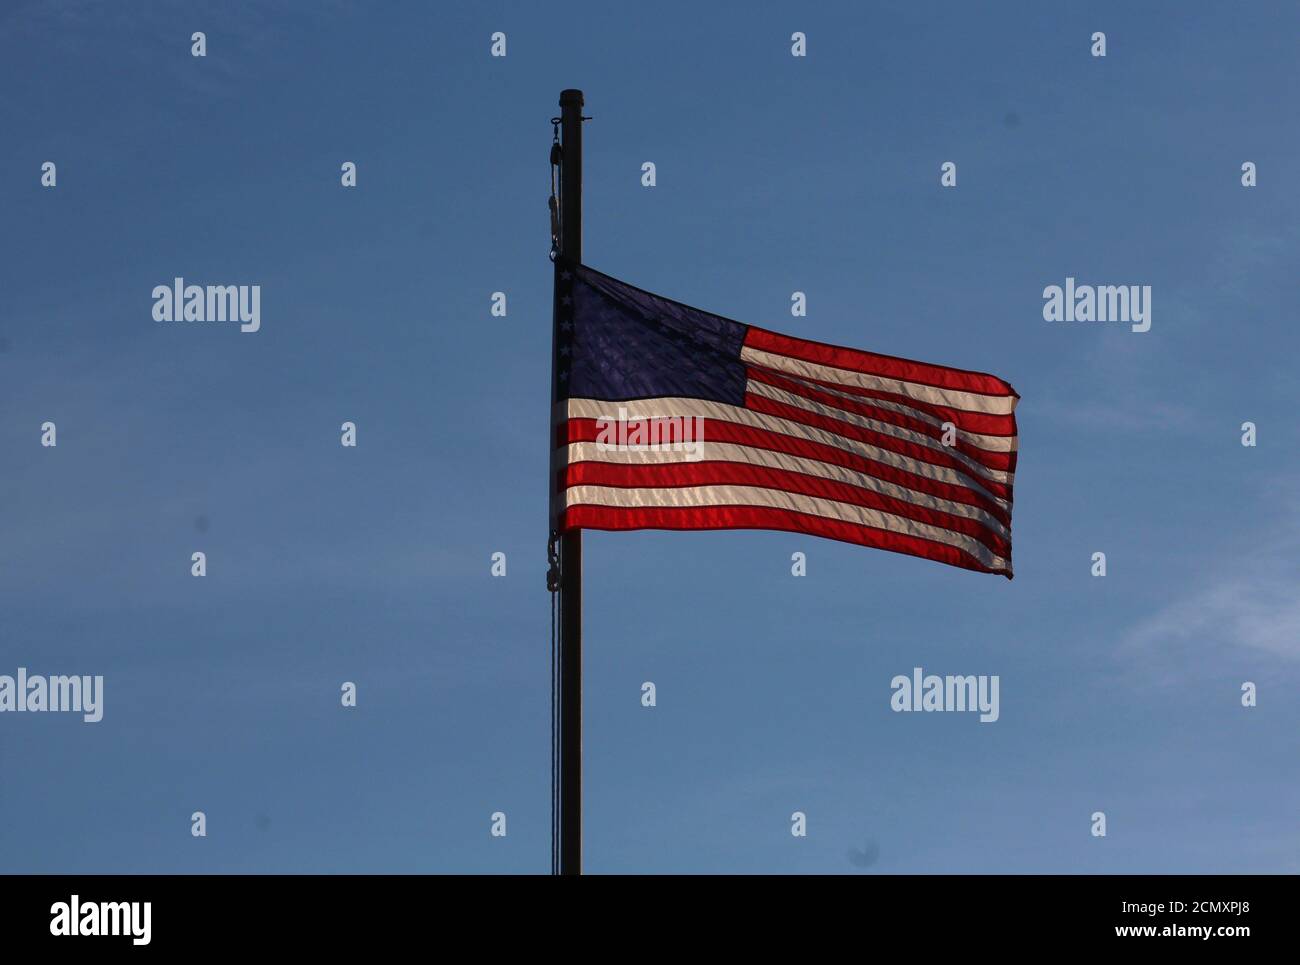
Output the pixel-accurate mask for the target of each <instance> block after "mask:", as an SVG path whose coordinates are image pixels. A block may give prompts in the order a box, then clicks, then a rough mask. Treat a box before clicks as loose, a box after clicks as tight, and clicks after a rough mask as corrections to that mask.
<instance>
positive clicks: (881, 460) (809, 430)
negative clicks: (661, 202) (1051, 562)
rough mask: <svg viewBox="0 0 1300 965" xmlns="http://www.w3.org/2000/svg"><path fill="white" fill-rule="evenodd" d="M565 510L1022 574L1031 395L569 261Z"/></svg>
mask: <svg viewBox="0 0 1300 965" xmlns="http://www.w3.org/2000/svg"><path fill="white" fill-rule="evenodd" d="M556 299H557V305H556V311H557V312H558V313H559V339H558V341H557V345H556V353H557V355H556V367H555V379H556V399H557V400H558V401H557V402H556V410H555V413H554V420H555V426H556V449H555V452H554V461H553V471H554V479H555V487H554V489H553V505H552V510H553V514H554V519H555V522H556V527H557V529H558V530H559V531H561V532H563V531H565V530H570V529H603V530H631V529H774V530H787V531H789V532H795V533H807V534H810V535H814V536H824V537H829V538H831V539H838V540H844V541H846V542H849V543H858V544H861V545H863V546H874V547H876V548H878V549H885V550H892V551H893V552H896V553H906V554H909V555H912V556H921V557H924V558H926V559H929V560H936V561H938V562H941V563H949V564H951V565H953V566H960V567H965V568H966V569H971V570H979V571H981V572H984V573H1001V574H1002V575H1004V576H1006V577H1007V578H1008V579H1010V578H1011V575H1012V572H1011V504H1012V483H1013V480H1014V478H1015V469H1016V417H1015V408H1016V402H1017V401H1018V400H1019V398H1020V397H1019V396H1018V395H1017V394H1016V391H1015V390H1014V389H1013V388H1012V387H1011V386H1010V385H1009V384H1007V383H1006V382H1004V381H1003V380H1002V379H999V378H996V377H995V376H992V375H985V374H984V373H981V372H970V371H967V370H965V369H954V368H948V367H946V366H941V365H928V364H925V363H922V362H912V361H909V360H907V359H901V358H895V357H893V356H890V355H877V354H875V353H874V352H863V351H859V350H857V349H848V348H840V347H837V346H834V345H825V344H823V343H821V342H811V341H807V340H805V339H800V338H792V337H790V336H788V335H780V334H778V333H776V332H771V331H768V330H766V329H762V328H757V327H755V326H753V325H745V324H742V323H740V322H736V321H732V320H731V319H728V318H723V317H721V316H719V315H714V314H711V313H709V312H705V311H701V310H700V309H698V308H691V307H689V306H687V305H683V304H681V303H680V302H675V301H672V300H671V299H668V298H664V297H663V296H660V295H654V294H651V293H650V292H646V291H642V290H641V289H639V288H635V287H633V286H632V285H629V284H627V283H626V282H622V281H619V280H617V279H615V278H611V277H610V276H609V275H605V274H602V273H601V272H598V271H595V270H594V269H592V268H588V267H586V266H585V265H574V264H566V263H564V262H559V263H557V265H556Z"/></svg>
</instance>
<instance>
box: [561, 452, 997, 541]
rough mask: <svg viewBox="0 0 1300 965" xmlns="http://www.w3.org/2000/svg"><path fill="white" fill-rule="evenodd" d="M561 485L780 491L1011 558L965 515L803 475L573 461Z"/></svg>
mask: <svg viewBox="0 0 1300 965" xmlns="http://www.w3.org/2000/svg"><path fill="white" fill-rule="evenodd" d="M562 478H563V486H564V487H565V488H567V487H569V486H581V485H589V486H617V487H620V488H623V489H639V488H646V489H655V488H680V487H684V486H720V485H734V486H759V487H762V488H764V489H775V490H778V491H780V492H788V493H797V494H799V495H802V496H813V497H817V498H820V499H831V500H835V501H837V502H841V503H849V504H851V505H854V506H866V507H868V508H871V509H878V510H881V511H882V512H886V513H892V514H893V515H895V516H902V517H904V518H905V519H912V520H916V521H918V522H922V523H928V524H929V525H931V526H939V527H942V528H943V529H949V530H952V531H953V532H956V533H961V534H962V535H964V536H969V537H971V538H972V539H977V540H979V541H980V542H981V543H983V544H984V545H985V546H987V547H988V548H989V549H991V550H992V551H993V552H994V553H996V554H997V555H998V556H1001V557H1003V558H1004V559H1006V558H1010V556H1011V545H1010V543H1008V542H1007V540H1006V539H1005V538H1004V537H1003V536H1001V535H1000V534H999V533H997V532H995V531H994V530H992V529H990V528H988V527H987V526H985V525H983V524H982V523H981V522H980V521H979V520H977V519H971V518H970V517H968V516H956V515H953V514H952V513H946V512H944V511H942V510H939V509H931V508H928V507H925V506H919V505H917V504H916V503H909V502H907V501H906V500H902V499H898V498H896V497H893V496H888V495H885V494H884V493H878V492H875V491H873V490H870V489H861V488H859V487H857V486H850V485H848V484H847V483H842V482H839V481H838V480H834V479H823V478H821V477H820V476H808V475H805V474H804V473H799V472H790V471H788V470H785V469H774V468H772V467H770V466H753V465H749V464H747V463H741V462H708V461H701V462H675V463H656V464H648V465H629V464H627V463H608V462H579V463H573V464H571V465H570V466H568V467H567V469H566V471H565V473H564V475H563V477H562Z"/></svg>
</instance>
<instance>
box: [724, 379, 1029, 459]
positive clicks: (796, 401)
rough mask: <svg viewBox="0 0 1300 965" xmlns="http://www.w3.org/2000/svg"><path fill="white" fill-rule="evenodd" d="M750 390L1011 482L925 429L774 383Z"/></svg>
mask: <svg viewBox="0 0 1300 965" xmlns="http://www.w3.org/2000/svg"><path fill="white" fill-rule="evenodd" d="M748 388H749V391H751V392H753V393H754V394H755V395H761V396H763V397H764V398H766V399H771V400H773V401H774V402H783V403H785V404H786V405H792V406H795V407H796V408H799V409H803V410H804V411H805V412H813V413H816V414H817V415H821V416H825V417H826V418H828V419H837V420H839V421H840V422H847V423H848V424H849V425H853V426H858V427H859V428H862V429H870V430H872V431H873V432H879V433H882V434H884V435H887V436H892V437H893V438H895V439H901V440H902V441H904V442H911V443H913V444H915V445H918V446H924V447H925V448H927V449H933V450H934V451H935V452H936V453H939V454H942V455H945V456H949V457H951V458H953V459H956V460H957V461H958V462H960V463H962V464H963V465H964V466H966V467H968V468H969V469H970V471H971V472H976V473H979V474H980V475H982V476H984V477H986V478H988V479H996V480H997V481H998V482H1007V481H1008V479H1007V472H1006V470H1003V469H993V468H991V467H989V466H985V465H984V464H983V463H981V462H980V461H979V460H978V459H975V458H973V457H971V456H968V455H966V453H964V452H962V451H961V450H959V449H955V448H953V447H952V446H945V445H944V444H943V443H942V442H940V441H938V440H937V439H935V438H933V437H932V436H927V435H926V434H925V433H924V432H917V431H915V430H913V429H906V428H904V427H902V426H896V425H894V424H893V423H892V422H881V421H880V420H879V419H872V418H871V417H870V416H865V415H859V414H858V413H856V412H847V411H845V410H844V409H839V408H836V407H835V406H833V405H826V404H825V403H823V402H817V401H815V400H813V399H806V398H804V397H803V396H802V395H796V394H795V393H793V392H787V391H785V390H784V389H778V388H777V387H776V386H774V385H768V384H766V383H765V382H753V381H751V382H749V383H748Z"/></svg>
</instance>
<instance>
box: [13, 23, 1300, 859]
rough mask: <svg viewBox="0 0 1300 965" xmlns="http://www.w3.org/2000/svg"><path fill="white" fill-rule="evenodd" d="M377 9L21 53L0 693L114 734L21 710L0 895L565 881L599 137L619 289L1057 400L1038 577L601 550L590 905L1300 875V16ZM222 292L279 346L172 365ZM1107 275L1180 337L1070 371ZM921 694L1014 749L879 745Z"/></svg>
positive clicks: (1047, 441) (783, 539)
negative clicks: (574, 598)
mask: <svg viewBox="0 0 1300 965" xmlns="http://www.w3.org/2000/svg"><path fill="white" fill-rule="evenodd" d="M381 9H382V12H378V10H367V9H366V8H365V7H363V6H362V5H360V4H352V3H328V4H326V3H320V4H308V3H305V2H303V3H288V4H235V3H220V4H218V3H177V4H161V3H155V4H138V5H137V4H133V5H125V4H122V5H116V4H88V3H79V2H71V3H66V4H59V5H54V4H40V3H30V2H20V3H12V4H8V5H6V6H5V9H4V11H3V13H0V82H2V86H3V89H5V90H7V91H10V92H17V93H16V94H15V96H11V97H8V98H5V99H4V101H3V103H0V127H2V128H3V130H4V132H5V136H4V138H3V139H2V140H0V210H3V214H4V217H3V221H2V222H0V245H3V250H2V251H0V255H2V257H0V265H2V266H3V267H2V268H0V285H2V286H3V292H4V302H3V304H4V310H3V312H0V452H2V453H3V454H4V456H3V462H2V463H0V467H2V471H0V484H2V485H3V499H2V500H0V534H2V535H0V674H4V673H8V674H13V673H14V672H15V670H16V668H17V667H19V666H24V667H27V668H28V670H29V671H30V672H32V673H47V674H57V673H77V674H82V673H84V674H102V675H104V677H105V681H106V682H105V689H106V694H105V701H104V705H105V706H104V719H103V721H101V722H100V723H97V724H86V723H83V722H82V721H81V719H80V717H79V716H78V715H72V714H23V715H17V714H4V715H0V869H3V870H6V871H26V872H262V871H301V872H352V871H372V872H386V871H402V872H438V871H457V872H467V871H468V872H544V871H546V870H547V868H548V866H549V841H548V837H547V835H548V831H549V777H550V760H549V730H548V727H549V708H548V688H549V675H548V658H549V654H548V647H549V640H548V616H549V599H548V596H547V594H546V593H545V590H544V582H543V578H544V571H545V547H544V542H545V528H546V490H545V485H546V483H545V479H546V468H547V450H546V422H547V396H548V390H549V352H548V342H549V336H550V283H551V274H550V265H549V262H548V261H547V259H546V251H547V222H546V208H545V201H546V178H547V175H548V171H547V163H546V157H547V151H548V148H549V143H550V135H551V129H550V125H549V123H548V121H549V118H550V117H551V116H553V115H554V114H555V113H557V105H556V99H557V96H558V93H559V91H560V90H561V89H562V88H565V87H580V88H582V89H584V90H585V91H586V95H587V113H588V114H590V115H592V116H593V118H594V120H593V121H591V122H590V123H589V124H588V125H587V129H586V139H587V143H586V147H587V153H586V192H585V202H586V212H585V214H586V220H585V225H584V232H585V254H586V261H587V262H588V263H589V264H591V265H592V266H594V267H596V268H599V269H600V270H602V271H605V272H608V273H610V274H613V275H616V276H618V277H621V278H624V279H626V280H627V281H629V282H631V283H633V284H635V285H638V286H640V287H643V288H646V289H649V290H651V291H656V292H660V293H662V294H664V295H666V296H669V297H671V298H675V299H678V300H680V301H684V302H687V303H689V304H692V305H697V306H699V307H701V308H704V309H708V310H711V311H714V312H718V313H720V314H724V315H727V316H729V317H732V318H737V319H741V320H744V321H747V322H752V323H754V324H759V325H763V326H765V327H768V328H773V329H777V330H779V331H784V332H788V333H790V334H793V335H799V336H803V337H807V338H813V339H817V340H821V341H827V342H832V343H837V344H844V345H851V346H855V347H860V348H866V349H871V350H874V351H878V352H884V353H888V354H893V355H901V356H905V357H911V358H917V359H921V360H924V361H927V362H934V363H939V364H948V365H954V366H959V367H963V368H970V369H977V370H984V371H989V372H994V373H996V374H997V375H999V376H1001V377H1003V378H1005V379H1007V380H1008V381H1010V382H1011V383H1012V384H1013V385H1015V387H1016V389H1017V390H1018V391H1019V392H1020V394H1021V396H1022V401H1021V404H1020V408H1019V411H1018V418H1019V425H1020V436H1021V454H1020V462H1019V467H1018V474H1017V481H1016V482H1017V491H1016V496H1017V500H1016V512H1015V526H1014V532H1015V556H1016V579H1015V580H1014V581H1012V582H1008V581H1006V580H1003V579H1001V578H998V577H991V576H984V575H981V574H976V573H972V572H967V571H963V570H958V569H954V568H948V567H943V566H940V565H938V564H934V563H930V562H926V561H924V560H919V559H912V558H907V557H903V556H898V555H895V554H889V553H883V552H876V551H871V550H865V549H861V548H857V547H853V546H849V545H843V544H838V543H834V542H830V541H824V540H816V539H811V538H799V537H797V536H794V535H791V534H784V533H763V532H734V533H651V532H646V533H626V534H606V533H593V534H588V536H587V537H586V562H587V573H586V676H585V687H586V693H585V698H586V699H585V721H586V735H585V736H586V746H585V762H586V798H585V801H586V867H587V869H588V870H589V871H593V872H616V873H621V872H641V871H647V872H678V871H683V872H729V871H731V872H811V873H821V872H827V873H864V872H865V873H892V872H939V871H956V872H983V871H991V872H1120V873H1127V872H1286V871H1290V872H1294V871H1297V870H1300V831H1297V825H1296V815H1297V810H1298V805H1300V786H1298V784H1297V757H1296V751H1297V745H1296V736H1295V735H1296V733H1297V732H1298V731H1297V726H1298V725H1300V706H1298V705H1297V700H1296V693H1297V690H1296V684H1297V678H1298V676H1300V674H1298V673H1297V671H1298V670H1300V603H1297V599H1296V595H1295V582H1296V573H1297V563H1300V482H1297V479H1298V477H1300V474H1298V473H1297V470H1298V469H1300V460H1298V459H1297V456H1296V452H1297V444H1298V443H1300V438H1298V433H1297V429H1296V422H1295V418H1294V411H1295V407H1296V399H1297V387H1296V381H1295V379H1294V376H1293V371H1294V359H1295V357H1296V354H1297V350H1300V337H1298V336H1297V334H1296V328H1295V325H1294V311H1295V298H1296V294H1297V286H1296V272H1295V263H1296V252H1297V240H1298V239H1297V232H1298V230H1300V229H1297V227H1296V225H1297V224H1300V217H1298V215H1300V212H1298V211H1297V201H1296V197H1295V192H1294V190H1293V188H1294V185H1295V184H1296V183H1297V179H1298V178H1300V134H1298V130H1297V124H1296V120H1295V112H1294V110H1293V105H1294V103H1295V102H1296V100H1297V95H1300V74H1297V72H1296V70H1295V56H1294V37H1295V36H1296V31H1297V28H1298V27H1300V12H1298V11H1297V8H1296V7H1295V6H1294V5H1290V4H1281V3H1253V4H1250V5H1247V6H1244V7H1242V6H1229V5H1216V6H1214V7H1211V6H1210V5H1208V4H1174V3H1166V4H1156V3H1151V4H1142V5H1139V6H1138V8H1136V9H1135V8H1134V6H1133V5H1127V4H1072V5H1068V6H1067V5H1064V4H1050V5H1049V4H1039V3H1023V4H996V5H988V6H981V7H976V6H974V5H967V4H913V3H897V4H892V3H891V4H877V3H872V4H860V3H827V4H823V5H818V6H817V8H816V9H815V10H810V9H808V8H807V7H806V6H805V5H802V4H794V3H788V4H776V3H772V4H763V5H751V4H739V3H736V4H716V5H705V4H698V3H689V4H687V3H660V4H654V5H652V6H650V7H638V8H635V9H634V8H632V7H630V6H624V5H615V4H599V3H590V4H551V5H541V4H531V3H518V4H512V3H483V4H474V5H458V6H455V7H454V8H453V7H452V6H451V5H441V4H438V5H434V4H423V3H393V4H384V5H383V6H382V8H381ZM196 30H202V31H205V32H206V34H207V44H208V55H207V57H206V58H202V59H197V58H194V57H191V55H190V39H189V38H190V35H191V33H192V32H194V31H196ZM498 30H500V31H504V32H505V33H506V34H507V38H508V40H507V43H508V47H507V50H508V54H507V56H506V57H505V58H492V57H490V56H489V46H490V40H489V38H490V35H491V34H492V33H493V32H494V31H498ZM1097 30H1101V31H1105V32H1106V34H1107V47H1108V50H1107V56H1106V57H1105V58H1104V59H1101V58H1093V57H1092V56H1090V54H1089V47H1090V40H1089V38H1090V36H1091V34H1092V33H1093V32H1094V31H1097ZM794 31H803V32H805V33H806V34H807V37H808V56H807V57H806V58H802V59H796V58H793V57H791V56H790V35H791V33H792V32H794ZM47 160H52V161H54V162H55V163H56V164H57V165H58V185H57V187H56V188H54V189H48V188H42V187H41V186H40V183H39V177H40V166H41V164H42V162H44V161H47ZM346 160H351V161H355V162H356V163H357V165H358V186H357V187H356V188H355V189H343V188H342V187H341V186H340V184H339V167H340V165H341V164H342V162H343V161H346ZM949 160H951V161H954V162H956V164H957V165H958V186H957V187H956V188H955V189H943V188H941V187H940V186H939V165H940V164H941V163H942V162H944V161H949ZM645 161H653V162H654V163H655V164H656V166H657V174H658V184H657V186H656V187H654V188H653V189H648V188H643V187H642V186H641V184H640V171H641V165H642V163H643V162H645ZM1244 161H1253V162H1255V163H1256V164H1257V166H1258V172H1259V184H1258V186H1257V187H1255V188H1249V189H1247V188H1243V187H1242V186H1241V184H1240V167H1241V164H1242V163H1243V162H1244ZM178 275H179V276H183V277H185V278H186V279H188V280H191V281H193V282H196V283H199V284H224V283H231V284H260V285H261V286H262V327H261V331H259V332H257V333H255V334H242V333H240V332H239V331H238V330H237V329H235V328H233V327H230V326H222V325H214V326H204V325H184V324H168V323H157V322H154V321H153V319H152V317H151V308H152V300H151V294H150V293H151V291H152V289H153V287H154V286H155V285H158V284H168V283H170V280H171V279H172V278H173V277H175V276H178ZM1067 276H1074V277H1076V278H1077V279H1079V281H1080V282H1081V283H1092V284H1141V285H1150V286H1152V289H1153V295H1152V308H1153V313H1152V321H1153V324H1152V328H1151V331H1149V332H1147V333H1145V334H1134V333H1131V332H1129V331H1128V328H1127V326H1122V325H1104V324H1097V323H1094V324H1087V323H1077V324H1068V323H1048V322H1045V321H1044V320H1043V317H1042V290H1043V288H1044V287H1045V286H1047V285H1052V284H1056V285H1061V284H1063V283H1064V280H1065V278H1066V277H1067ZM795 290H800V291H804V292H806V293H807V296H808V316H807V317H806V318H793V317H791V315H790V310H789V306H790V293H791V292H792V291H795ZM494 291H505V292H506V293H507V296H508V316H507V317H505V318H493V317H491V315H490V314H489V306H490V303H489V299H490V296H491V293H492V292H494ZM47 420H49V421H54V422H56V423H57V426H58V446H57V447H56V448H53V449H50V448H43V447H41V446H40V444H39V438H40V425H41V423H43V422H45V421H47ZM345 420H350V421H353V422H355V423H356V425H357V427H358V440H359V444H358V446H357V448H355V449H344V448H342V447H341V446H340V445H339V426H340V424H341V423H342V422H343V421H345ZM1247 420H1250V421H1254V422H1255V423H1256V424H1257V426H1258V433H1259V444H1258V446H1256V447H1255V448H1245V447H1243V446H1242V445H1241V444H1240V428H1239V427H1240V425H1241V423H1242V422H1244V421H1247ZM196 550H202V551H204V552H206V553H207V555H208V561H209V564H208V565H209V574H208V576H207V577H205V578H203V579H195V578H193V577H191V576H190V574H189V567H190V562H189V561H190V554H191V553H192V552H194V551H196ZM496 551H501V552H505V553H506V554H507V559H508V575H507V576H506V577H505V578H498V579H494V578H492V577H491V576H490V574H489V565H490V556H491V554H492V553H493V552H496ZM795 551H800V552H804V553H806V554H807V557H808V575H807V576H806V577H804V578H795V577H792V576H791V574H790V555H791V553H793V552H795ZM1095 551H1104V552H1105V553H1106V554H1107V558H1108V575H1107V576H1106V577H1104V578H1095V577H1092V576H1091V575H1090V558H1091V555H1092V553H1093V552H1095ZM914 666H921V667H924V668H925V669H926V670H927V671H929V672H935V673H940V674H947V673H960V674H998V675H999V676H1000V677H1001V691H1000V694H1001V718H1000V720H999V721H998V722H997V723H994V724H981V723H979V722H978V721H977V720H976V719H975V716H974V715H969V714H896V713H893V712H891V710H890V708H889V698H890V694H891V691H890V687H889V683H890V680H891V679H892V678H893V677H894V676H895V675H896V674H907V673H910V671H911V669H912V668H913V667H914ZM345 680H346V681H355V682H356V683H357V684H358V707H357V708H355V709H353V710H344V709H343V708H341V707H340V706H339V687H340V684H341V683H342V682H343V681H345ZM647 680H650V681H654V682H655V684H656V686H657V689H658V706H657V707H655V708H653V709H646V708H643V707H642V706H641V704H640V687H641V684H642V682H643V681H647ZM1243 681H1253V682H1255V683H1256V684H1257V685H1258V688H1259V702H1258V706H1257V707H1254V708H1250V709H1247V708H1243V707H1242V706H1241V703H1240V687H1241V684H1242V682H1243ZM196 810H202V811H204V812H205V814H206V815H207V821H208V836H207V837H206V838H202V839H198V838H194V837H192V836H191V834H190V815H191V813H192V812H193V811H196ZM497 810H500V811H504V812H506V814H507V817H508V835H507V837H505V838H503V839H498V838H493V837H491V836H490V835H489V815H490V814H491V813H492V812H493V811H497ZM796 810H800V811H804V812H805V813H806V814H807V816H808V836H807V837H806V838H803V839H797V838H794V837H792V836H791V834H790V833H789V827H790V815H791V813H792V812H793V811H796ZM1098 810H1100V811H1104V812H1105V813H1106V815H1107V823H1108V834H1107V837H1105V838H1103V839H1098V838H1094V837H1093V836H1091V835H1090V833H1089V829H1090V820H1089V817H1090V815H1091V814H1092V812H1094V811H1098ZM853 851H857V852H861V853H866V854H868V855H870V856H872V859H873V860H870V861H869V862H868V864H867V866H866V867H863V866H862V863H861V862H859V863H854V862H853V861H851V860H850V857H849V855H850V852H853Z"/></svg>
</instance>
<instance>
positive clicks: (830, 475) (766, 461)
mask: <svg viewBox="0 0 1300 965" xmlns="http://www.w3.org/2000/svg"><path fill="white" fill-rule="evenodd" d="M701 454H702V455H701V457H700V458H699V459H695V458H692V457H691V454H690V453H686V452H680V451H673V450H671V449H660V450H648V449H646V450H634V449H601V448H599V446H598V445H597V444H596V443H594V442H571V443H569V452H568V456H569V465H573V464H574V463H578V462H603V463H612V464H615V465H622V466H652V465H667V464H672V463H684V464H687V465H690V464H692V463H696V462H701V461H703V462H735V463H742V464H744V465H749V466H764V467H766V468H770V469H784V470H786V471H787V472H798V473H803V474H804V475H806V476H817V477H819V478H821V479H831V480H834V481H835V482H841V483H845V484H847V485H849V486H855V487H857V488H858V489H865V490H870V491H871V492H876V493H880V494H882V495H885V496H892V497H894V498H895V499H901V500H903V501H904V502H908V503H912V504H913V505H915V506H920V507H921V508H923V509H933V510H935V511H937V512H942V513H948V514H949V515H951V516H962V517H964V518H966V519H973V520H975V521H976V522H977V523H980V524H981V525H982V526H985V527H987V528H988V529H990V530H992V531H993V532H995V533H997V534H998V535H999V536H1001V537H1003V538H1004V539H1008V540H1009V539H1010V538H1011V531H1010V530H1009V529H1007V527H1006V526H1004V525H1003V524H1002V522H1001V520H999V519H997V517H995V516H992V515H990V514H989V513H988V511H987V510H984V509H981V508H980V507H979V506H972V505H970V504H969V503H959V502H956V501H954V500H951V499H944V498H943V497H942V496H935V495H933V494H931V493H923V492H919V491H917V490H915V489H908V488H907V487H906V486H900V485H898V484H896V483H891V482H888V481H886V480H884V479H879V478H877V477H876V476H869V475H867V474H866V473H861V472H857V471H855V470H853V469H849V468H848V467H847V466H837V465H835V464H834V463H829V462H822V461H821V460H819V459H805V458H804V457H802V456H794V455H791V454H790V453H788V452H774V451H772V450H771V449H755V448H753V447H752V446H742V445H738V444H737V443H733V442H709V441H708V440H705V441H704V442H703V443H701Z"/></svg>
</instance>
